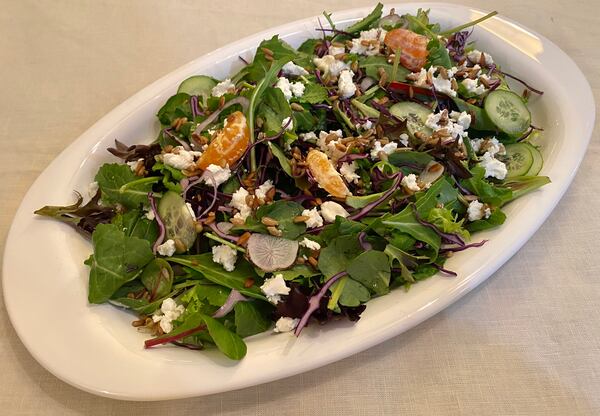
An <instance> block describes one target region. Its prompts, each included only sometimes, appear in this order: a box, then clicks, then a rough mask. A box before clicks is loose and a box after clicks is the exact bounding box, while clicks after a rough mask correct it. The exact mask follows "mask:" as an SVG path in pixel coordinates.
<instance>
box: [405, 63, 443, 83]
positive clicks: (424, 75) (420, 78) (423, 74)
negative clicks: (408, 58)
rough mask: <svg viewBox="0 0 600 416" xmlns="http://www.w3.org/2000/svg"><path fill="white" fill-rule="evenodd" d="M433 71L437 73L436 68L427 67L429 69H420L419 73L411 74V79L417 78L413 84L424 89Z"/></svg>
mask: <svg viewBox="0 0 600 416" xmlns="http://www.w3.org/2000/svg"><path fill="white" fill-rule="evenodd" d="M435 71H437V69H436V67H434V66H432V67H429V69H425V68H421V70H420V71H419V72H413V73H412V74H411V76H412V77H414V76H415V75H416V76H417V79H416V81H414V84H415V85H416V86H417V87H426V86H427V85H428V82H427V81H428V78H431V79H433V76H434V74H435ZM428 75H429V76H428Z"/></svg>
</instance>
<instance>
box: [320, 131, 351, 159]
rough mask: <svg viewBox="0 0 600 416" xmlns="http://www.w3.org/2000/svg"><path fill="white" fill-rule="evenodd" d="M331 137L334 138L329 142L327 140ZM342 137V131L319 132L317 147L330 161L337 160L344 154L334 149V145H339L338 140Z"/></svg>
mask: <svg viewBox="0 0 600 416" xmlns="http://www.w3.org/2000/svg"><path fill="white" fill-rule="evenodd" d="M331 135H334V136H335V137H333V138H331V139H330V140H329V142H327V139H328V138H330V136H331ZM342 137H343V133H342V130H329V133H328V132H326V131H321V132H320V133H319V140H318V142H317V145H318V146H319V148H320V149H321V151H322V152H324V153H325V154H326V155H327V156H329V157H330V158H331V159H339V158H340V157H342V156H344V155H345V152H342V151H341V150H339V149H338V148H337V147H336V144H338V143H339V139H341V138H342Z"/></svg>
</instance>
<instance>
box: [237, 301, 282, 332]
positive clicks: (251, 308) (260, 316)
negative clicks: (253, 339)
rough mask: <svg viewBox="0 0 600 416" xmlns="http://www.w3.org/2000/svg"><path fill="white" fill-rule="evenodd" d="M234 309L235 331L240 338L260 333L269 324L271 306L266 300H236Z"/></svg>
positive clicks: (267, 327)
mask: <svg viewBox="0 0 600 416" xmlns="http://www.w3.org/2000/svg"><path fill="white" fill-rule="evenodd" d="M233 310H234V311H235V332H236V333H237V334H238V335H239V336H240V337H242V338H245V337H249V336H250V335H255V334H260V333H261V332H264V331H266V330H267V329H269V327H270V326H271V319H270V318H269V316H270V314H271V313H272V312H273V308H272V307H271V305H269V304H268V303H266V302H254V301H249V302H238V303H236V304H235V306H234V307H233Z"/></svg>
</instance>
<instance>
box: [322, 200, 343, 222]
mask: <svg viewBox="0 0 600 416" xmlns="http://www.w3.org/2000/svg"><path fill="white" fill-rule="evenodd" d="M349 215H350V214H349V213H348V211H346V210H345V209H344V207H343V206H341V205H340V204H338V203H337V202H333V201H326V202H323V203H322V204H321V216H322V217H323V219H325V221H327V222H334V221H335V217H337V216H340V217H343V218H346V217H348V216H349Z"/></svg>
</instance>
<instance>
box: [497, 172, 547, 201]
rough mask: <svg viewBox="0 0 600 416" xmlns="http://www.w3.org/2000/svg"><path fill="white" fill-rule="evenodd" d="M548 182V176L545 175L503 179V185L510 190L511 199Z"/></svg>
mask: <svg viewBox="0 0 600 416" xmlns="http://www.w3.org/2000/svg"><path fill="white" fill-rule="evenodd" d="M550 182H551V181H550V178H549V177H547V176H515V177H512V178H509V179H507V180H505V181H504V186H505V187H506V188H508V189H510V190H511V191H512V199H511V200H515V199H517V198H519V197H521V196H523V195H525V194H527V193H529V192H532V191H535V190H536V189H538V188H540V187H542V186H544V185H547V184H549V183H550Z"/></svg>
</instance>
